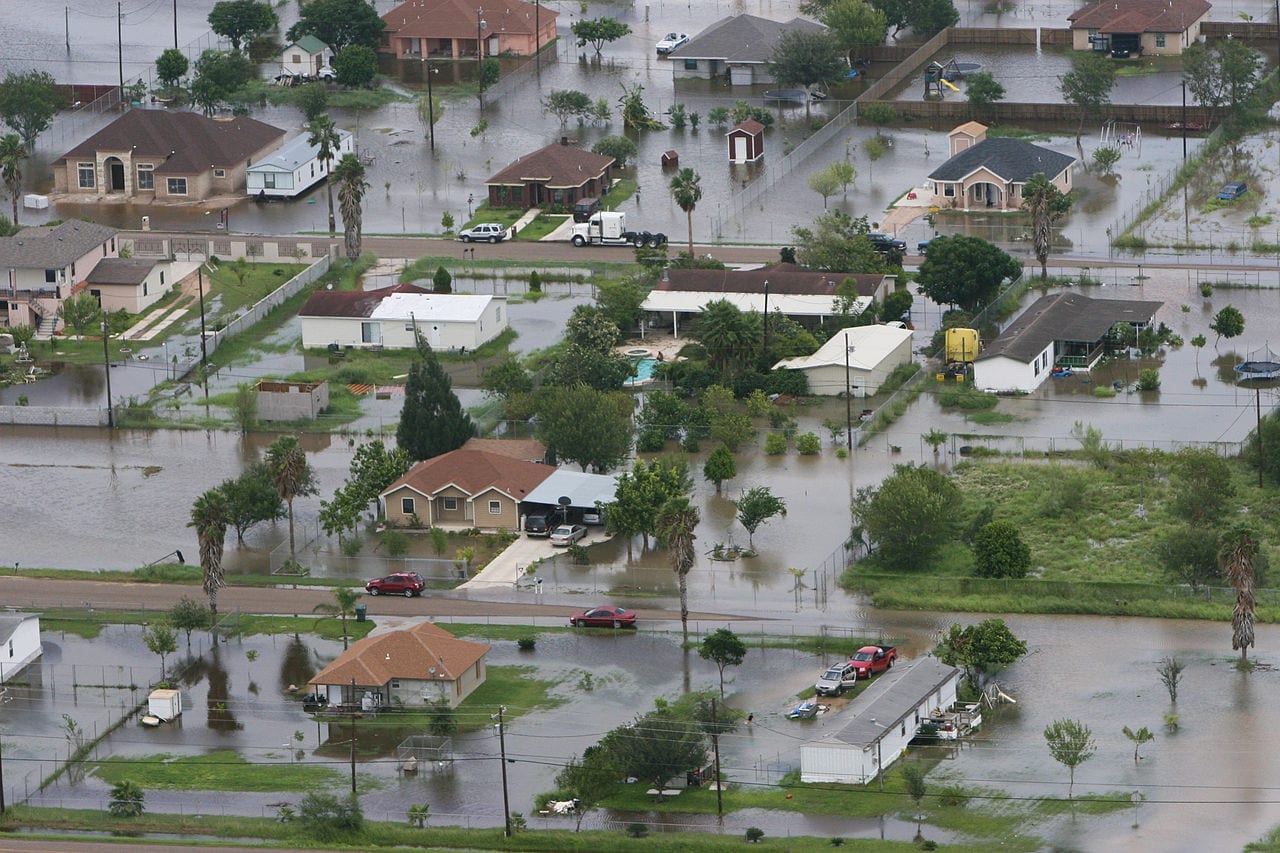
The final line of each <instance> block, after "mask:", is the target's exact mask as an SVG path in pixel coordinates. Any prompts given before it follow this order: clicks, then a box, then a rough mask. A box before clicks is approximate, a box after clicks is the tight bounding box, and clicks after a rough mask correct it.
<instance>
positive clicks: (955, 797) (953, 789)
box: [937, 785, 969, 808]
mask: <svg viewBox="0 0 1280 853" xmlns="http://www.w3.org/2000/svg"><path fill="white" fill-rule="evenodd" d="M937 796H938V802H939V803H940V804H941V805H944V806H950V807H952V808H963V807H964V806H967V805H969V792H968V791H966V790H965V789H964V788H961V787H960V786H959V785H948V786H947V787H945V788H939V789H938V794H937Z"/></svg>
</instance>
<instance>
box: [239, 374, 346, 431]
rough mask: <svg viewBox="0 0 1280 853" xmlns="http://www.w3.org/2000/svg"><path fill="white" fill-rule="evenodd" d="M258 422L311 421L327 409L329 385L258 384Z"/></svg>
mask: <svg viewBox="0 0 1280 853" xmlns="http://www.w3.org/2000/svg"><path fill="white" fill-rule="evenodd" d="M256 390H257V392H258V420H260V421H314V420H315V419H316V418H318V417H320V415H321V413H323V412H324V410H325V409H327V408H329V383H328V382H270V381H268V380H266V379H260V380H258V384H257V386H256Z"/></svg>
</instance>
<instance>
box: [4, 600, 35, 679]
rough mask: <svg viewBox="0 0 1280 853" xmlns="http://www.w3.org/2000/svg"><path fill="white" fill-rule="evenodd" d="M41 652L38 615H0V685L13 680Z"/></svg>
mask: <svg viewBox="0 0 1280 853" xmlns="http://www.w3.org/2000/svg"><path fill="white" fill-rule="evenodd" d="M43 652H44V648H43V647H42V646H41V645H40V614H38V613H3V614H0V684H4V683H5V682H6V681H8V680H9V679H11V678H13V677H14V676H15V675H17V674H18V673H19V672H21V671H22V669H23V668H24V667H25V666H26V665H27V664H29V663H31V662H32V661H34V660H35V659H36V658H38V657H40V655H41V654H43Z"/></svg>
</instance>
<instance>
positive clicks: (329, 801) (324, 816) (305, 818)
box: [298, 793, 364, 841]
mask: <svg viewBox="0 0 1280 853" xmlns="http://www.w3.org/2000/svg"><path fill="white" fill-rule="evenodd" d="M298 820H299V821H300V822H301V823H302V825H303V828H304V829H305V830H306V831H307V832H308V833H310V834H311V835H312V836H313V837H315V838H317V839H319V840H321V841H324V840H327V839H333V838H335V837H337V836H339V835H344V834H347V833H354V832H359V831H360V830H361V829H362V828H363V827H364V812H362V811H361V810H360V800H359V799H357V797H356V795H355V794H351V795H349V796H347V797H344V798H342V799H338V798H337V797H335V796H334V795H333V794H320V793H310V794H307V795H306V796H305V797H303V798H302V802H301V803H300V804H299V805H298Z"/></svg>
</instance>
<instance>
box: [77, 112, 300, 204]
mask: <svg viewBox="0 0 1280 853" xmlns="http://www.w3.org/2000/svg"><path fill="white" fill-rule="evenodd" d="M284 136H285V132H284V131H283V130H281V129H280V128H278V127H272V126H271V125H269V124H265V123H263V122H260V121H258V120H257V119H252V118H249V117H247V116H237V117H234V118H225V119H224V118H206V117H204V116H202V115H200V114H199V113H190V112H175V111H170V110H144V109H137V110H129V112H127V113H125V114H124V115H122V116H120V118H118V119H116V120H115V121H113V122H111V124H109V125H107V126H106V127H104V128H103V129H102V130H100V131H98V132H97V133H95V134H94V135H93V136H90V137H89V138H88V139H86V140H85V141H84V142H81V143H80V144H79V145H77V146H76V147H74V148H72V149H71V150H70V151H68V152H67V153H66V154H63V155H62V156H61V157H59V158H58V159H57V160H54V161H53V163H52V168H53V191H54V193H55V194H58V195H63V196H69V197H71V198H73V199H74V200H76V201H93V200H109V199H111V198H113V197H117V198H129V199H132V200H134V201H140V202H175V203H176V202H184V203H185V202H193V201H204V200H205V199H209V198H213V197H215V196H228V195H243V194H244V192H245V170H246V169H248V168H249V166H251V165H253V164H254V163H256V162H257V161H258V160H260V159H262V158H263V157H265V156H266V155H267V154H269V153H271V152H272V151H274V150H276V149H277V148H279V147H280V144H281V143H282V142H283V141H284Z"/></svg>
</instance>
